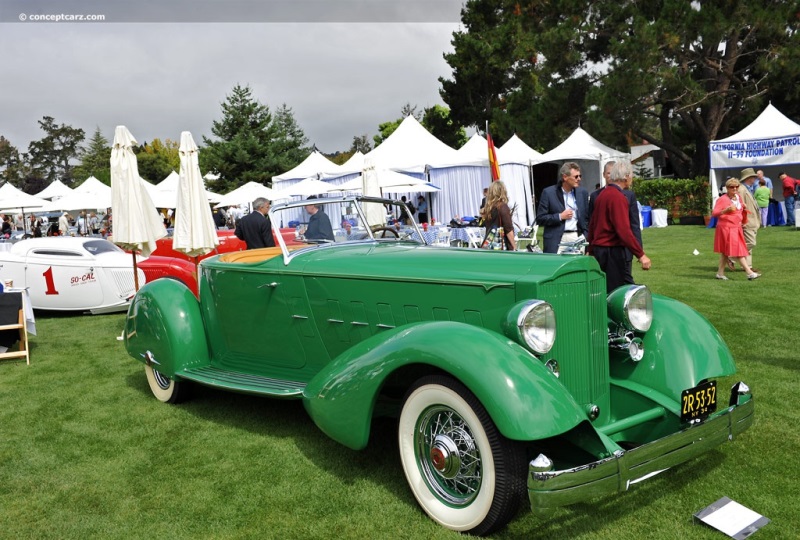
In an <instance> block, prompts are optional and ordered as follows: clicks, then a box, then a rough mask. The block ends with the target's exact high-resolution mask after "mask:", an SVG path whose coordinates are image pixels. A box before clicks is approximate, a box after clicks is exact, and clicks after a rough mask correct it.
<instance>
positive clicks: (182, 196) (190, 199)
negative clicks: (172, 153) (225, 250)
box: [172, 131, 219, 257]
mask: <svg viewBox="0 0 800 540" xmlns="http://www.w3.org/2000/svg"><path fill="white" fill-rule="evenodd" d="M178 151H179V153H180V157H181V172H180V175H179V179H178V185H177V205H176V207H175V231H174V232H173V233H172V249H174V250H175V251H180V252H182V253H186V254H187V255H188V256H190V257H197V256H199V255H205V254H206V253H208V252H209V251H211V250H212V249H214V248H215V247H217V246H218V245H219V238H217V229H216V227H215V226H214V218H213V217H212V216H211V207H210V206H209V204H208V199H207V197H206V190H205V186H204V185H203V177H202V175H201V174H200V164H199V162H198V160H197V145H196V144H195V142H194V139H193V138H192V134H191V133H190V132H188V131H184V132H182V133H181V145H180V148H179V150H178Z"/></svg>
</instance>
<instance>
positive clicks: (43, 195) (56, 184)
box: [34, 180, 72, 199]
mask: <svg viewBox="0 0 800 540" xmlns="http://www.w3.org/2000/svg"><path fill="white" fill-rule="evenodd" d="M70 193H72V188H70V187H67V186H66V185H64V183H63V182H62V181H61V180H54V181H52V182H51V183H50V185H49V186H47V187H46V188H44V189H43V190H42V191H40V192H39V193H35V194H34V196H35V197H39V198H40V199H54V198H56V197H64V196H65V195H69V194H70Z"/></svg>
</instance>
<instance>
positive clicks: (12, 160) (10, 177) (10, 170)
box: [0, 135, 24, 185]
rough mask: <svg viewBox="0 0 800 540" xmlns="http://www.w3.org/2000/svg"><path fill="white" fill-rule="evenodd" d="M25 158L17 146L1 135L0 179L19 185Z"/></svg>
mask: <svg viewBox="0 0 800 540" xmlns="http://www.w3.org/2000/svg"><path fill="white" fill-rule="evenodd" d="M23 168H24V160H23V157H22V156H21V155H20V153H19V150H17V147H16V146H13V145H12V144H11V143H10V142H9V140H8V139H6V138H5V137H3V136H2V135H0V179H2V180H3V182H11V183H12V184H14V185H17V184H18V183H19V181H20V180H21V179H22V177H23Z"/></svg>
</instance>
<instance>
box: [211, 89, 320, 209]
mask: <svg viewBox="0 0 800 540" xmlns="http://www.w3.org/2000/svg"><path fill="white" fill-rule="evenodd" d="M211 133H212V134H213V135H214V136H215V137H216V139H209V138H207V137H203V142H204V144H205V148H203V149H202V150H201V151H200V154H199V157H200V164H201V168H202V169H203V170H204V171H208V172H213V173H215V174H218V175H219V179H218V180H214V181H210V182H209V183H208V185H209V188H210V189H212V190H215V191H219V192H221V193H226V192H228V191H231V190H232V189H235V188H237V187H239V186H241V185H244V184H246V183H247V182H258V183H260V184H264V185H270V184H271V182H272V177H273V176H275V175H278V174H280V173H283V172H286V171H287V170H289V169H291V168H292V167H294V166H296V165H297V164H299V163H300V162H301V161H302V160H303V159H305V157H306V156H307V155H308V150H307V149H306V148H304V145H305V144H306V139H305V135H304V134H303V131H302V130H301V129H300V128H299V127H298V126H297V123H296V122H295V120H294V116H293V115H292V112H291V109H289V108H288V107H286V106H285V105H283V106H281V107H280V108H279V109H278V111H277V112H276V114H275V118H274V119H273V116H272V114H271V113H270V110H269V107H268V106H266V105H262V104H261V103H259V102H258V101H257V100H256V99H254V98H253V96H252V90H251V89H250V87H249V86H240V85H236V86H234V88H233V91H232V92H231V94H230V95H228V96H227V98H226V100H225V102H224V103H222V119H221V120H215V121H214V123H213V124H212V127H211Z"/></svg>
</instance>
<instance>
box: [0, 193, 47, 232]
mask: <svg viewBox="0 0 800 540" xmlns="http://www.w3.org/2000/svg"><path fill="white" fill-rule="evenodd" d="M46 204H48V201H46V200H44V199H40V198H39V197H34V196H33V195H28V194H27V193H25V192H24V191H22V190H21V189H17V188H15V187H14V186H12V185H11V184H10V183H9V182H6V183H5V184H3V185H2V186H1V187H0V209H1V210H10V209H14V210H16V209H17V208H19V209H20V211H21V213H22V222H23V223H24V225H23V227H24V228H25V230H26V231H27V227H28V220H27V219H25V209H26V208H29V209H30V208H42V207H43V206H44V205H46Z"/></svg>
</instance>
